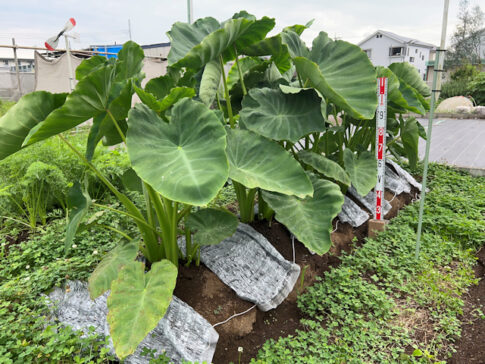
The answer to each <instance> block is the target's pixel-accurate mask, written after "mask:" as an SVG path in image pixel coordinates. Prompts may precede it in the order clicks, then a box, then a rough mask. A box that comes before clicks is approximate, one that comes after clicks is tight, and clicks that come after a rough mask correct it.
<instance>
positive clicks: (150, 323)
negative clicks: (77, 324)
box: [108, 260, 177, 359]
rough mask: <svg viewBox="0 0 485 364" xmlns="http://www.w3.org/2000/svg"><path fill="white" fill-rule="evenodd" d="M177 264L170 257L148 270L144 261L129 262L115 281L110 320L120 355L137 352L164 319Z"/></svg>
mask: <svg viewBox="0 0 485 364" xmlns="http://www.w3.org/2000/svg"><path fill="white" fill-rule="evenodd" d="M176 280H177V267H175V266H174V265H173V264H172V263H170V261H168V260H162V261H160V262H156V263H153V264H152V266H151V269H150V271H149V272H148V273H146V274H145V265H144V264H143V263H141V262H130V263H127V264H126V265H125V266H124V267H123V268H122V269H121V270H120V271H119V273H118V278H116V279H115V280H114V281H113V282H112V284H111V293H110V295H109V297H108V310H109V312H108V323H109V327H110V336H111V338H112V339H113V345H114V348H115V352H116V355H117V356H118V357H119V358H120V359H124V358H125V357H126V356H128V355H130V354H133V353H134V352H135V349H136V348H137V346H138V345H139V344H140V342H141V341H142V340H143V339H144V338H145V337H146V336H147V335H148V333H149V332H150V331H152V330H153V329H154V328H155V327H156V326H157V324H158V322H159V321H160V320H161V319H162V317H163V316H164V315H165V312H166V311H167V308H168V306H169V305H170V302H171V300H172V294H173V290H174V288H175V283H176Z"/></svg>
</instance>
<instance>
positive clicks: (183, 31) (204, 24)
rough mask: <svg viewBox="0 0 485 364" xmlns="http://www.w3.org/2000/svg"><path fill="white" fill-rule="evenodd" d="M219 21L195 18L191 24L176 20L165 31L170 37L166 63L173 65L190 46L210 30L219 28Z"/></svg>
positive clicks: (193, 45)
mask: <svg viewBox="0 0 485 364" xmlns="http://www.w3.org/2000/svg"><path fill="white" fill-rule="evenodd" d="M220 27H221V25H220V24H219V22H218V21H217V20H216V19H214V18H212V17H207V18H202V19H197V20H196V21H195V22H194V23H193V24H188V23H182V22H176V23H174V24H173V25H172V29H171V30H170V31H169V32H167V35H168V37H169V38H170V40H171V42H170V52H169V53H168V64H169V65H173V64H176V63H177V62H178V61H180V60H181V59H182V58H184V57H185V56H186V55H187V54H188V53H189V52H190V51H191V49H192V48H194V47H195V46H196V45H198V44H199V43H200V42H202V40H203V39H204V38H205V37H206V36H208V35H209V34H211V33H212V32H214V31H216V30H217V29H220Z"/></svg>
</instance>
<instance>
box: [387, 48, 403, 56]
mask: <svg viewBox="0 0 485 364" xmlns="http://www.w3.org/2000/svg"><path fill="white" fill-rule="evenodd" d="M405 54H406V53H405V51H404V47H391V48H389V55H390V56H391V57H397V56H401V55H405Z"/></svg>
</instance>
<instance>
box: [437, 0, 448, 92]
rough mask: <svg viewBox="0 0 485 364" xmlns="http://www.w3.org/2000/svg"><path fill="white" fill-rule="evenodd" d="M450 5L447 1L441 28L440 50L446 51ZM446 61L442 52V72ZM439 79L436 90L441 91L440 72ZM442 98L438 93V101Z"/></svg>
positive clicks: (439, 65)
mask: <svg viewBox="0 0 485 364" xmlns="http://www.w3.org/2000/svg"><path fill="white" fill-rule="evenodd" d="M449 5H450V1H449V0H445V6H444V8H443V23H442V27H441V42H440V49H445V46H446V28H447V26H448V7H449ZM444 61H445V52H444V51H442V53H441V54H440V58H439V64H438V69H440V70H442V69H443V65H444ZM438 75H439V77H438V78H437V79H436V89H437V90H441V78H442V76H443V73H442V72H441V71H440V72H439V73H438ZM439 98H440V92H439V91H438V92H436V100H438V99H439Z"/></svg>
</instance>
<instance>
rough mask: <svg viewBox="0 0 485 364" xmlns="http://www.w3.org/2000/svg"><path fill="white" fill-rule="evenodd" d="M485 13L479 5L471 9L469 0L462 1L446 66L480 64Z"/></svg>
mask: <svg viewBox="0 0 485 364" xmlns="http://www.w3.org/2000/svg"><path fill="white" fill-rule="evenodd" d="M483 21H484V13H483V11H482V9H481V8H480V6H479V5H476V6H474V7H473V8H471V9H470V1H469V0H461V1H460V11H459V13H458V24H457V25H456V29H455V32H454V33H453V35H452V37H451V47H450V51H449V52H447V55H446V66H447V67H453V66H461V65H465V64H480V63H481V60H482V57H484V55H483V54H480V38H481V37H482V36H485V29H484V28H483Z"/></svg>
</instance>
